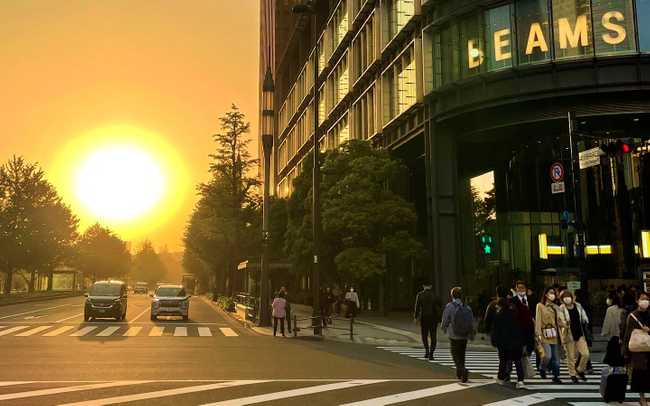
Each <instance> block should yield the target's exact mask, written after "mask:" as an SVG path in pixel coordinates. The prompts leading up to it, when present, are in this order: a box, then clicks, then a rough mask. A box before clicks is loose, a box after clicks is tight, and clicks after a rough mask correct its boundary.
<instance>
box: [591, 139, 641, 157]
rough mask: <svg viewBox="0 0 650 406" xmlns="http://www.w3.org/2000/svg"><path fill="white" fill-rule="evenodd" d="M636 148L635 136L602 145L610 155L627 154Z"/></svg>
mask: <svg viewBox="0 0 650 406" xmlns="http://www.w3.org/2000/svg"><path fill="white" fill-rule="evenodd" d="M635 148H636V146H635V144H634V139H633V138H622V139H619V140H618V141H616V142H609V143H607V144H603V145H601V146H600V149H602V150H603V152H604V153H606V154H607V155H609V156H616V155H625V154H629V153H631V152H633V151H634V149H635Z"/></svg>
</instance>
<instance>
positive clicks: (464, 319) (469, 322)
mask: <svg viewBox="0 0 650 406" xmlns="http://www.w3.org/2000/svg"><path fill="white" fill-rule="evenodd" d="M451 326H452V328H453V329H454V334H455V335H458V336H461V337H468V336H470V335H472V333H473V332H474V317H473V316H472V310H471V309H470V308H469V306H467V305H465V304H461V305H460V306H457V309H456V313H454V318H453V319H452V321H451Z"/></svg>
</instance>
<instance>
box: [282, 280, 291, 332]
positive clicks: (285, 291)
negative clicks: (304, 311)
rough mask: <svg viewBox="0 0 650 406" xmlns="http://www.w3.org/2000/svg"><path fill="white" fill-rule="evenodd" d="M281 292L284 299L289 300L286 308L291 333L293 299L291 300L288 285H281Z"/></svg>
mask: <svg viewBox="0 0 650 406" xmlns="http://www.w3.org/2000/svg"><path fill="white" fill-rule="evenodd" d="M280 292H282V293H283V294H284V300H286V301H287V305H286V308H285V313H286V317H285V319H286V320H287V331H288V332H289V334H291V301H290V300H289V290H288V289H287V288H286V287H284V286H283V287H281V288H280Z"/></svg>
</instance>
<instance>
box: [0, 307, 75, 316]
mask: <svg viewBox="0 0 650 406" xmlns="http://www.w3.org/2000/svg"><path fill="white" fill-rule="evenodd" d="M65 306H70V305H69V304H64V305H58V306H54V307H46V308H45V309H36V310H30V311H28V312H22V313H16V314H10V315H8V316H2V317H0V320H3V319H10V318H12V317H18V316H22V315H24V314H31V313H38V312H43V311H45V310H52V309H58V308H60V307H65Z"/></svg>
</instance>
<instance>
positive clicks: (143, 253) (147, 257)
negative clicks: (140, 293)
mask: <svg viewBox="0 0 650 406" xmlns="http://www.w3.org/2000/svg"><path fill="white" fill-rule="evenodd" d="M166 274H167V270H166V269H165V265H164V264H163V262H162V261H161V260H160V257H159V256H158V254H157V253H156V250H155V249H154V248H153V245H152V244H151V241H148V240H147V241H145V242H144V243H142V247H141V248H140V250H139V251H138V252H137V253H136V254H135V256H134V257H133V277H134V278H135V279H136V280H138V281H144V282H148V283H150V284H155V283H156V282H162V281H163V280H164V278H165V276H166Z"/></svg>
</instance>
